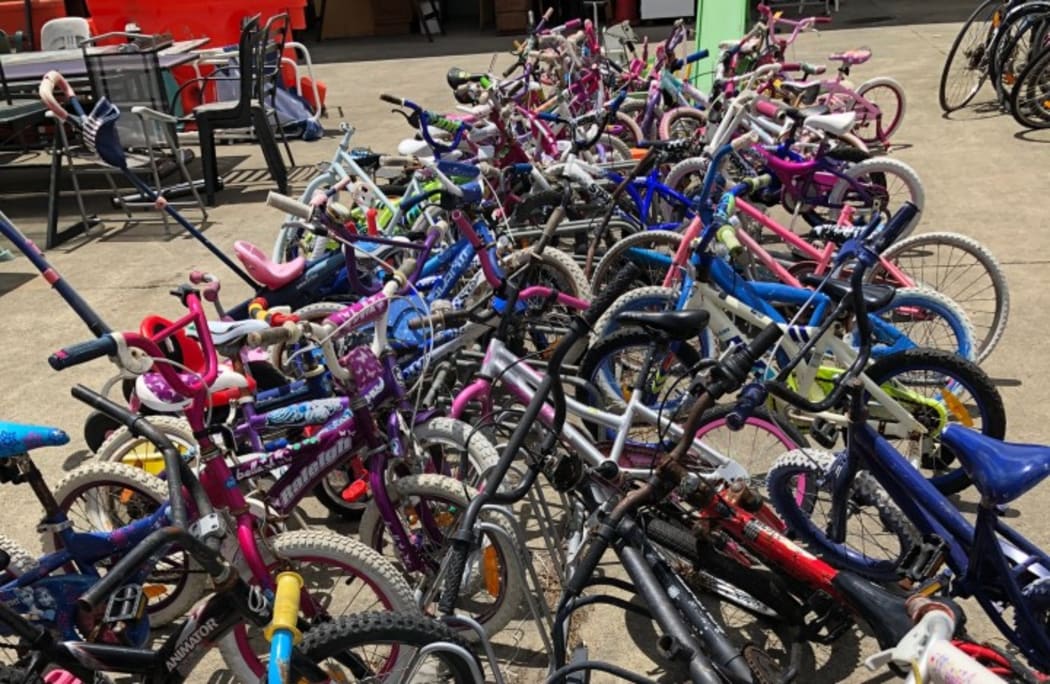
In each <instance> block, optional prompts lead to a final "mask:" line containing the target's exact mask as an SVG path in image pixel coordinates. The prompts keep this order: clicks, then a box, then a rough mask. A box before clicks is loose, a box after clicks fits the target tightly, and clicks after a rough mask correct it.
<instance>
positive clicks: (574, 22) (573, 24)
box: [561, 17, 583, 33]
mask: <svg viewBox="0 0 1050 684" xmlns="http://www.w3.org/2000/svg"><path fill="white" fill-rule="evenodd" d="M581 26H583V20H582V19H580V18H579V17H577V18H576V19H569V20H568V21H567V22H565V23H564V24H563V25H562V27H561V30H562V31H564V32H565V33H568V32H570V31H575V30H577V29H578V28H580V27H581Z"/></svg>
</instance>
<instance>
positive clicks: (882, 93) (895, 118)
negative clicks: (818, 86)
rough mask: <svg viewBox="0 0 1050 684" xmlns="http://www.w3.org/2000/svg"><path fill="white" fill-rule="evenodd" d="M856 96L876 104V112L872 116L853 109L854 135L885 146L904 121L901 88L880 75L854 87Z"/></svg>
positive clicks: (860, 108) (898, 84) (904, 102)
mask: <svg viewBox="0 0 1050 684" xmlns="http://www.w3.org/2000/svg"><path fill="white" fill-rule="evenodd" d="M857 95H858V96H859V97H862V98H864V99H865V100H867V101H868V102H869V103H871V104H873V105H875V107H876V108H877V109H878V113H877V114H875V115H874V116H873V115H872V114H871V112H869V111H868V110H867V109H866V108H864V107H861V106H857V107H855V108H854V111H855V112H856V113H857V121H856V123H855V124H853V132H854V133H856V134H857V137H858V138H860V139H861V140H863V141H864V142H866V143H877V142H886V143H888V142H889V140H890V138H891V137H892V136H893V134H894V133H896V132H897V129H898V128H900V125H901V122H903V121H904V110H905V106H906V104H907V102H906V100H905V97H904V87H903V86H901V84H900V83H898V82H897V81H896V80H895V79H892V78H890V77H888V76H880V77H878V78H873V79H871V80H868V81H865V82H864V83H861V84H860V85H859V86H857Z"/></svg>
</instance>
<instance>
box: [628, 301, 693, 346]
mask: <svg viewBox="0 0 1050 684" xmlns="http://www.w3.org/2000/svg"><path fill="white" fill-rule="evenodd" d="M710 318H711V315H710V314H709V313H707V312H706V311H704V310H703V309H688V310H686V311H625V312H624V313H622V314H620V315H618V316H617V317H616V320H617V322H619V323H623V324H625V325H637V326H638V327H640V328H641V329H642V330H644V331H645V332H647V333H650V334H651V335H653V336H654V337H658V338H663V339H667V340H672V341H675V342H682V341H684V340H688V339H690V338H692V337H696V336H697V335H699V334H700V331H701V330H703V329H704V328H705V327H707V322H708V321H709V320H710Z"/></svg>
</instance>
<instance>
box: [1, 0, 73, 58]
mask: <svg viewBox="0 0 1050 684" xmlns="http://www.w3.org/2000/svg"><path fill="white" fill-rule="evenodd" d="M32 3H33V4H32V9H33V35H32V42H33V49H34V50H39V49H40V27H42V26H43V25H44V24H46V23H47V22H49V21H51V20H52V19H58V18H59V17H64V16H66V3H65V1H64V0H32ZM25 28H26V4H25V2H23V0H0V30H3V31H4V32H5V33H7V35H9V36H11V35H14V34H15V32H16V31H24V30H25Z"/></svg>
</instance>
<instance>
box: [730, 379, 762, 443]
mask: <svg viewBox="0 0 1050 684" xmlns="http://www.w3.org/2000/svg"><path fill="white" fill-rule="evenodd" d="M768 396H769V393H768V392H767V391H766V386H765V385H763V384H762V383H760V382H753V383H751V384H749V385H747V386H746V387H744V389H742V390H741V391H740V397H739V398H738V399H737V402H736V406H734V407H733V410H732V411H730V412H729V413H727V414H726V425H727V426H728V427H729V429H730V430H732V431H734V432H737V431H739V430H741V429H743V427H744V425H745V424H746V423H747V419H748V418H750V417H751V415H752V414H753V413H754V412H755V409H756V408H758V407H759V406H761V405H762V404H764V403H766V397H768Z"/></svg>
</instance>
